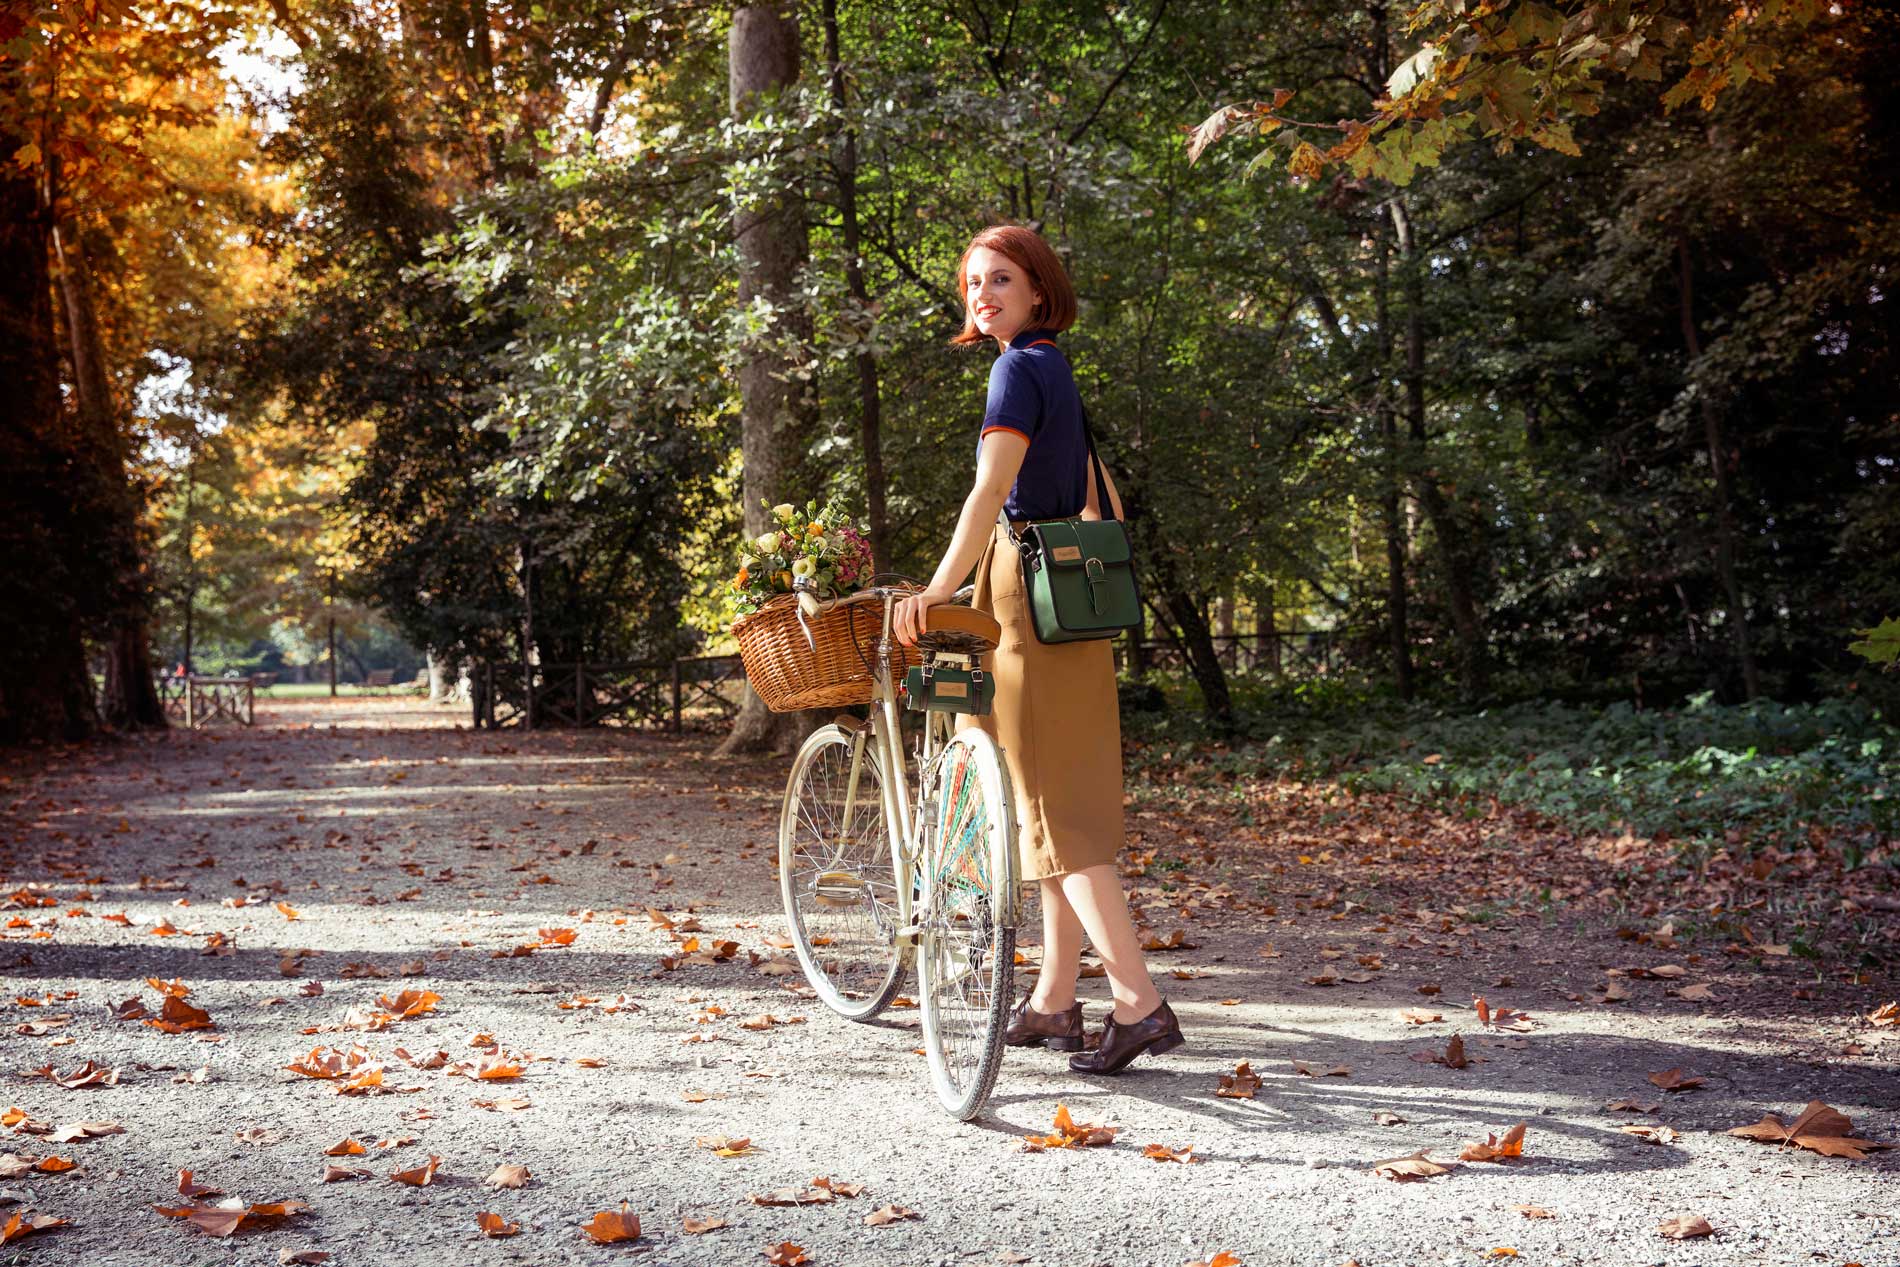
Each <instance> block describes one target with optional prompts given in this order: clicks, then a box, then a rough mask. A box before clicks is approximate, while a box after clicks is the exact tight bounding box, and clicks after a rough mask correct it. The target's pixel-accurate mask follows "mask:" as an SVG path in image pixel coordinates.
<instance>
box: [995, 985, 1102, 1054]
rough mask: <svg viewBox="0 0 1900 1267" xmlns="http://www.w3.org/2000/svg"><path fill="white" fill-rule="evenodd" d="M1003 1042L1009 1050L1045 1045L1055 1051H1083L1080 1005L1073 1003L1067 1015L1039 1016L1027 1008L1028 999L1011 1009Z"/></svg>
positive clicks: (1036, 1012) (1029, 1007) (1039, 1014)
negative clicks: (1011, 1048)
mask: <svg viewBox="0 0 1900 1267" xmlns="http://www.w3.org/2000/svg"><path fill="white" fill-rule="evenodd" d="M1003 1042H1004V1043H1006V1044H1007V1045H1009V1046H1011V1047H1040V1046H1042V1045H1043V1044H1044V1043H1047V1044H1048V1045H1049V1047H1050V1048H1051V1049H1052V1050H1055V1051H1081V1050H1082V1005H1081V1003H1079V1002H1078V1003H1076V1004H1075V1005H1074V1006H1073V1007H1071V1008H1069V1010H1068V1011H1066V1012H1054V1013H1050V1012H1038V1011H1037V1010H1036V1009H1035V1008H1033V1007H1031V1006H1029V996H1028V995H1024V996H1023V998H1022V1001H1021V1002H1019V1003H1017V1004H1016V1006H1015V1007H1014V1008H1012V1009H1010V1013H1009V1028H1007V1029H1005V1030H1004V1031H1003Z"/></svg>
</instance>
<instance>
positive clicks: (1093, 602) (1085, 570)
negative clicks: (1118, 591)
mask: <svg viewBox="0 0 1900 1267" xmlns="http://www.w3.org/2000/svg"><path fill="white" fill-rule="evenodd" d="M1082 574H1083V575H1084V576H1086V577H1088V581H1089V610H1091V611H1093V612H1094V613H1095V614H1096V615H1097V616H1099V615H1101V614H1102V603H1101V599H1100V597H1099V595H1100V593H1101V587H1102V586H1104V585H1106V584H1108V568H1107V567H1106V566H1105V565H1104V564H1103V563H1102V561H1101V560H1100V559H1098V558H1096V557H1095V556H1094V555H1090V556H1089V558H1088V561H1087V562H1085V563H1084V564H1083V565H1082Z"/></svg>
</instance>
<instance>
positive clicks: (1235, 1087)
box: [1214, 1060, 1260, 1100]
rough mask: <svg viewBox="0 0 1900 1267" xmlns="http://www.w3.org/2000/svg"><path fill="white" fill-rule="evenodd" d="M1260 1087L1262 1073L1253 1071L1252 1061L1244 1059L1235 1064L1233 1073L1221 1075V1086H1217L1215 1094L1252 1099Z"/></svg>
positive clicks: (1238, 1098) (1236, 1098) (1237, 1098)
mask: <svg viewBox="0 0 1900 1267" xmlns="http://www.w3.org/2000/svg"><path fill="white" fill-rule="evenodd" d="M1259 1089H1260V1075H1259V1074H1257V1073H1255V1072H1254V1071H1253V1066H1252V1065H1251V1064H1250V1063H1248V1062H1247V1061H1245V1060H1243V1061H1241V1062H1240V1063H1239V1064H1237V1065H1235V1066H1234V1071H1233V1072H1232V1073H1224V1074H1222V1075H1221V1076H1220V1086H1219V1087H1217V1088H1215V1090H1214V1094H1215V1095H1224V1096H1226V1097H1228V1098H1229V1099H1232V1100H1251V1099H1253V1093H1254V1092H1256V1091H1258V1090H1259Z"/></svg>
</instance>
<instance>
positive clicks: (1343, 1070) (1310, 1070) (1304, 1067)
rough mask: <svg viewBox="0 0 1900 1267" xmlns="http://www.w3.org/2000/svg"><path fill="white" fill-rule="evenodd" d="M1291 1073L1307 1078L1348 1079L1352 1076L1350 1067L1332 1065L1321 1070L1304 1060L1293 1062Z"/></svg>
mask: <svg viewBox="0 0 1900 1267" xmlns="http://www.w3.org/2000/svg"><path fill="white" fill-rule="evenodd" d="M1293 1071H1294V1072H1295V1073H1302V1074H1305V1075H1306V1076H1307V1077H1309V1078H1350V1077H1351V1076H1352V1068H1351V1066H1348V1065H1333V1066H1331V1067H1330V1068H1326V1069H1322V1068H1320V1067H1319V1066H1318V1065H1309V1064H1307V1063H1306V1062H1305V1061H1304V1060H1296V1061H1294V1062H1293Z"/></svg>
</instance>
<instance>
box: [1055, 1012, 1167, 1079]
mask: <svg viewBox="0 0 1900 1267" xmlns="http://www.w3.org/2000/svg"><path fill="white" fill-rule="evenodd" d="M1186 1041H1187V1039H1185V1038H1183V1037H1181V1025H1180V1023H1179V1022H1178V1021H1176V1020H1175V1019H1174V1012H1173V1010H1172V1009H1170V1008H1169V1007H1168V1001H1167V1000H1166V999H1163V1000H1161V1006H1160V1007H1158V1008H1156V1009H1155V1010H1154V1011H1152V1012H1150V1013H1148V1015H1146V1016H1144V1017H1142V1018H1141V1019H1140V1020H1138V1021H1135V1022H1133V1023H1131V1024H1127V1025H1123V1024H1121V1023H1120V1022H1119V1021H1117V1020H1116V1019H1115V1017H1114V1015H1113V1014H1112V1013H1111V1014H1110V1015H1109V1018H1108V1019H1107V1020H1106V1021H1104V1022H1102V1037H1101V1041H1100V1043H1098V1044H1097V1045H1096V1046H1095V1047H1094V1048H1093V1049H1092V1050H1090V1051H1085V1052H1079V1053H1077V1054H1076V1055H1073V1056H1071V1057H1069V1068H1071V1069H1073V1070H1075V1071H1076V1072H1077V1073H1100V1074H1114V1073H1120V1072H1121V1071H1122V1070H1123V1069H1125V1068H1127V1066H1128V1062H1129V1061H1131V1060H1133V1059H1134V1058H1135V1057H1137V1056H1139V1055H1142V1054H1144V1053H1146V1054H1149V1055H1155V1056H1159V1055H1160V1054H1161V1053H1162V1052H1164V1051H1173V1050H1174V1049H1175V1048H1176V1047H1179V1046H1180V1045H1181V1044H1182V1043H1185V1042H1186Z"/></svg>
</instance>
